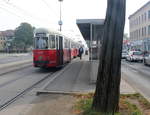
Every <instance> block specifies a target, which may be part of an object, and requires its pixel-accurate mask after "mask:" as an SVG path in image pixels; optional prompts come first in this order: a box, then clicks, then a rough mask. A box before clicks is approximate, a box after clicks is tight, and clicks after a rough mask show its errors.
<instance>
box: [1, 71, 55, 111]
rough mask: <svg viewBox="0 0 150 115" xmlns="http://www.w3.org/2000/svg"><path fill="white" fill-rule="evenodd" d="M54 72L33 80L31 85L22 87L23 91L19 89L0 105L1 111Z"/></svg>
mask: <svg viewBox="0 0 150 115" xmlns="http://www.w3.org/2000/svg"><path fill="white" fill-rule="evenodd" d="M54 73H55V72H51V73H49V74H48V75H46V76H45V77H44V78H41V79H40V80H38V81H37V82H35V83H34V84H32V85H31V86H29V87H28V88H26V89H24V90H23V91H21V92H20V93H19V94H17V95H16V96H14V97H12V98H11V99H9V100H8V101H7V102H5V103H4V104H2V105H0V111H2V110H3V109H5V108H6V107H7V106H9V105H10V104H12V103H13V102H15V101H16V100H17V99H19V98H20V97H21V96H23V95H24V94H26V93H27V92H29V91H30V90H32V89H33V88H34V87H35V86H36V85H38V84H40V83H41V82H43V81H44V80H46V79H47V78H49V77H50V76H51V75H53V74H54Z"/></svg>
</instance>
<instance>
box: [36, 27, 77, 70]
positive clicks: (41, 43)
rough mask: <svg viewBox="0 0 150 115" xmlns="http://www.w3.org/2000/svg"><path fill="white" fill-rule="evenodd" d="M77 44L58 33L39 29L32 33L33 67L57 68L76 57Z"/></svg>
mask: <svg viewBox="0 0 150 115" xmlns="http://www.w3.org/2000/svg"><path fill="white" fill-rule="evenodd" d="M78 48H79V44H78V43H77V42H75V41H73V40H71V39H70V38H68V37H66V36H64V35H62V34H61V33H60V32H56V31H50V30H48V29H45V28H39V29H36V30H35V33H34V50H33V65H34V67H44V68H48V67H58V66H61V65H63V64H65V63H67V62H70V61H71V59H72V58H74V57H77V55H78Z"/></svg>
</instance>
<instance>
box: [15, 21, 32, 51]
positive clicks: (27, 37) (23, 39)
mask: <svg viewBox="0 0 150 115" xmlns="http://www.w3.org/2000/svg"><path fill="white" fill-rule="evenodd" d="M33 30H34V28H33V27H32V26H31V25H30V24H28V23H21V24H20V26H19V27H17V28H16V29H15V39H14V41H13V43H14V45H15V46H16V47H17V48H20V49H24V50H26V49H27V48H28V47H30V46H32V44H33Z"/></svg>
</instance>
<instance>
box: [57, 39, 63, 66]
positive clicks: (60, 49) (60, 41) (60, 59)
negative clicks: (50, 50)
mask: <svg viewBox="0 0 150 115" xmlns="http://www.w3.org/2000/svg"><path fill="white" fill-rule="evenodd" d="M57 39H58V40H57ZM56 41H58V62H59V65H63V37H62V36H59V37H56Z"/></svg>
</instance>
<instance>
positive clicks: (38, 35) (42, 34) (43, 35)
mask: <svg viewBox="0 0 150 115" xmlns="http://www.w3.org/2000/svg"><path fill="white" fill-rule="evenodd" d="M36 36H37V37H46V33H36Z"/></svg>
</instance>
